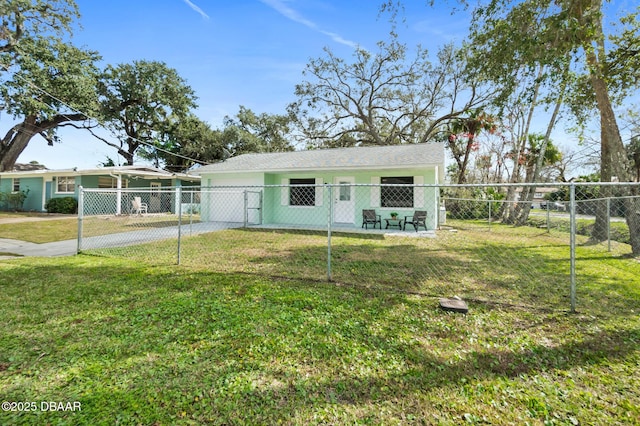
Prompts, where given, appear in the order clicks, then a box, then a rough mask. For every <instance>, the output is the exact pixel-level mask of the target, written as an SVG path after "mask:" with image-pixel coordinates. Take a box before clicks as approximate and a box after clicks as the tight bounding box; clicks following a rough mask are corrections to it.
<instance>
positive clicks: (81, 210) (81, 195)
mask: <svg viewBox="0 0 640 426" xmlns="http://www.w3.org/2000/svg"><path fill="white" fill-rule="evenodd" d="M78 189H79V197H78V246H77V247H76V254H78V253H80V250H82V228H83V223H82V221H83V220H84V188H83V187H82V185H80V187H79V188H78Z"/></svg>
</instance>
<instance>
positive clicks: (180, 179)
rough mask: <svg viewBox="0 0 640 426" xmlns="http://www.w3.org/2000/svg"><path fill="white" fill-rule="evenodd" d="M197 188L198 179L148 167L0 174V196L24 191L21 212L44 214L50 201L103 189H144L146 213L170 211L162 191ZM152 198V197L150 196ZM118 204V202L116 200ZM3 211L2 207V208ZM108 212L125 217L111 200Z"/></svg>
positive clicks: (75, 196) (47, 170)
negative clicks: (146, 191) (88, 189)
mask: <svg viewBox="0 0 640 426" xmlns="http://www.w3.org/2000/svg"><path fill="white" fill-rule="evenodd" d="M193 185H200V177H199V176H193V175H187V174H183V173H171V172H168V171H166V170H162V169H158V168H155V167H149V166H114V167H100V168H95V169H84V170H79V169H77V168H73V169H61V170H49V169H40V170H24V171H11V172H0V192H4V193H12V192H19V191H25V192H27V198H26V199H25V201H24V204H23V206H22V210H26V211H46V208H45V205H46V203H47V201H48V200H50V199H51V198H58V197H73V198H75V199H76V200H77V199H78V195H79V190H80V189H79V188H80V187H81V186H82V187H83V188H103V189H141V190H142V189H147V190H149V191H151V192H150V196H149V199H145V200H144V201H145V202H147V204H148V205H149V212H160V211H172V210H173V208H174V203H171V202H170V201H167V200H163V197H165V196H166V195H164V194H163V193H162V191H161V190H162V188H165V187H180V186H193ZM154 194H155V196H154ZM118 200H120V198H118ZM3 207H5V206H3ZM110 209H111V210H113V211H109V212H106V213H113V214H120V213H127V212H128V209H129V207H128V206H123V205H121V203H117V200H115V199H114V200H113V203H112V208H111V207H110Z"/></svg>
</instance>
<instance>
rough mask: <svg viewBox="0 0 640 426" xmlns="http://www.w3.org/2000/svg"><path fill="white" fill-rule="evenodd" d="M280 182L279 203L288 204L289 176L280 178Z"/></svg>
mask: <svg viewBox="0 0 640 426" xmlns="http://www.w3.org/2000/svg"><path fill="white" fill-rule="evenodd" d="M280 184H281V185H282V187H281V188H280V205H281V206H288V205H289V186H288V185H289V178H282V179H280Z"/></svg>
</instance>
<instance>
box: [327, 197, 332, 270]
mask: <svg viewBox="0 0 640 426" xmlns="http://www.w3.org/2000/svg"><path fill="white" fill-rule="evenodd" d="M328 189H329V190H328V191H327V192H328V193H329V196H328V198H329V201H328V204H329V208H328V209H327V210H328V213H327V281H332V277H331V221H332V218H333V186H332V185H331V184H328Z"/></svg>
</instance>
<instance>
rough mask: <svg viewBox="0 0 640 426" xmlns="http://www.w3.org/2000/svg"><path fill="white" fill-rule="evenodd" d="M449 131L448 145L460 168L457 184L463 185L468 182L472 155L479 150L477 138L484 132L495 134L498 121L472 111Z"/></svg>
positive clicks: (477, 111) (477, 110)
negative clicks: (468, 169)
mask: <svg viewBox="0 0 640 426" xmlns="http://www.w3.org/2000/svg"><path fill="white" fill-rule="evenodd" d="M449 129H450V133H449V135H448V136H447V145H448V146H449V150H450V151H451V154H452V155H453V158H454V160H455V161H456V164H457V166H458V167H457V179H456V182H457V183H458V184H463V183H465V182H466V180H467V166H468V165H469V158H470V156H471V153H472V152H473V151H477V149H478V142H477V136H478V135H479V134H480V132H482V131H486V132H489V133H494V132H495V131H496V129H497V126H496V119H495V117H492V116H490V115H489V114H486V113H485V112H483V111H482V110H480V109H476V110H472V111H470V112H469V114H468V116H466V117H460V118H456V119H454V120H452V121H451V123H450V126H449Z"/></svg>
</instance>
